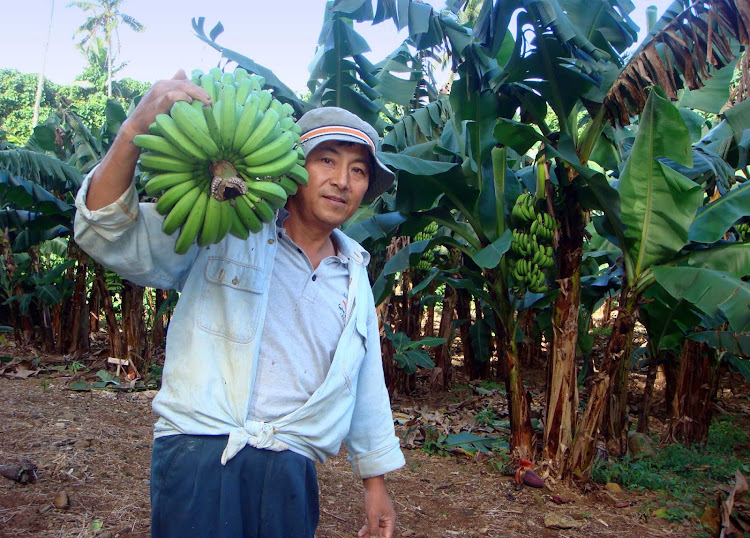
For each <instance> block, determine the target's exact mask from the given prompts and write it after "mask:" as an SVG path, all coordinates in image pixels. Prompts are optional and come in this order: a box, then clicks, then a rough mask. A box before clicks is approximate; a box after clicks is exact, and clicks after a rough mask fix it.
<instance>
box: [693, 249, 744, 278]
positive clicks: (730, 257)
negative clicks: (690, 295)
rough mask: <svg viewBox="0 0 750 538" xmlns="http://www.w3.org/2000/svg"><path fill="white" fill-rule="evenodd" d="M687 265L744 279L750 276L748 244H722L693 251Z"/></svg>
mask: <svg viewBox="0 0 750 538" xmlns="http://www.w3.org/2000/svg"><path fill="white" fill-rule="evenodd" d="M688 265H689V266H690V267H698V268H701V269H711V270H713V271H722V272H724V273H729V274H731V275H734V276H736V277H737V278H744V277H746V276H748V275H750V243H722V244H717V245H714V246H712V247H710V248H702V249H696V250H693V251H692V252H690V254H689V255H688Z"/></svg>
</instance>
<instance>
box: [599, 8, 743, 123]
mask: <svg viewBox="0 0 750 538" xmlns="http://www.w3.org/2000/svg"><path fill="white" fill-rule="evenodd" d="M744 4H745V2H744V1H739V2H738V1H736V0H714V1H712V2H689V1H688V0H676V1H675V2H672V4H670V5H669V6H668V7H667V9H666V10H665V12H664V14H663V15H662V17H661V18H660V19H659V21H657V23H656V24H655V25H654V26H653V28H651V31H650V32H649V36H648V37H647V38H646V39H645V40H644V41H643V42H642V43H641V45H640V46H639V48H638V49H637V50H636V51H635V52H633V54H632V55H631V56H630V61H629V62H628V64H627V66H626V67H625V69H623V71H622V73H621V74H620V76H619V77H618V79H617V81H616V82H615V83H614V84H613V85H612V87H611V88H610V89H609V92H608V93H607V96H606V98H605V100H604V103H603V105H604V106H605V108H606V109H607V118H608V119H609V120H610V121H612V122H613V123H614V122H619V123H620V124H621V125H627V124H628V123H630V119H631V115H637V114H639V113H640V111H641V110H642V109H643V107H644V106H645V104H646V102H647V97H648V88H650V87H652V86H660V87H661V88H663V90H664V91H665V94H666V95H667V96H668V97H669V98H670V99H677V97H678V90H680V89H681V88H684V87H687V88H689V89H691V90H694V89H698V88H700V87H701V86H703V85H704V84H705V82H706V80H708V79H709V78H710V77H711V76H713V75H714V73H715V72H716V71H717V70H719V69H721V68H723V67H725V66H726V65H729V64H730V63H731V62H732V61H733V60H734V59H735V58H736V57H737V56H738V55H739V51H740V48H739V47H738V46H737V45H743V46H747V45H748V44H749V42H750V38H749V36H748V31H747V28H748V27H749V26H750V10H748V9H747V6H746V5H744Z"/></svg>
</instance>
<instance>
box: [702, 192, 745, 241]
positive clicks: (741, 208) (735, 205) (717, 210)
mask: <svg viewBox="0 0 750 538" xmlns="http://www.w3.org/2000/svg"><path fill="white" fill-rule="evenodd" d="M747 215H750V183H746V184H744V185H741V186H737V187H736V188H734V189H732V190H731V191H729V192H728V193H727V194H725V195H724V196H721V197H719V198H717V199H716V200H714V201H713V202H711V203H709V204H706V205H705V206H703V207H701V208H700V209H699V210H698V214H697V215H696V216H695V219H694V220H693V223H692V224H691V225H690V230H689V232H688V238H689V239H690V240H691V241H696V242H699V243H714V242H716V241H718V240H719V239H721V238H722V237H724V234H725V233H727V231H728V230H729V228H731V226H732V225H733V224H734V223H735V222H737V221H738V220H739V219H741V218H742V217H745V216H747Z"/></svg>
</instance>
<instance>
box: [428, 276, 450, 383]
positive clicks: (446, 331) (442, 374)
mask: <svg viewBox="0 0 750 538" xmlns="http://www.w3.org/2000/svg"><path fill="white" fill-rule="evenodd" d="M455 306H456V292H455V290H454V289H453V288H452V287H450V286H446V287H445V297H444V298H443V312H442V314H441V315H440V328H439V329H438V331H439V334H438V337H440V338H445V343H444V344H441V345H440V346H438V347H437V348H436V350H435V370H434V374H433V377H432V388H433V390H440V391H444V390H447V389H448V388H449V387H450V385H451V380H452V378H453V364H452V356H451V349H452V348H453V338H452V337H451V336H452V334H453V311H454V309H455Z"/></svg>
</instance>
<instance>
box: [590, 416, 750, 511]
mask: <svg viewBox="0 0 750 538" xmlns="http://www.w3.org/2000/svg"><path fill="white" fill-rule="evenodd" d="M748 443H750V434H748V433H747V432H746V431H745V430H744V429H743V428H742V427H741V426H739V425H737V424H735V423H734V420H733V419H732V418H731V417H724V416H722V417H719V418H717V419H715V420H714V422H713V424H712V425H711V428H710V430H709V436H708V442H707V443H706V445H705V446H692V447H687V446H684V445H681V444H672V445H668V446H665V447H663V448H658V449H657V455H656V457H655V458H653V459H640V460H633V459H630V458H629V457H625V458H622V459H619V460H614V461H608V462H598V463H597V464H595V466H594V469H593V473H592V477H593V479H594V480H595V481H596V482H599V483H602V484H604V483H606V482H616V483H618V484H619V485H620V486H622V487H623V488H625V489H630V490H649V491H653V492H656V493H658V494H659V498H658V499H656V500H654V501H650V502H649V503H646V504H645V505H644V506H643V507H642V509H643V511H644V513H645V515H650V514H652V513H654V512H655V513H656V514H657V515H658V516H659V517H662V518H664V519H666V520H668V521H673V522H679V521H684V520H686V519H687V520H691V521H693V522H696V523H697V522H698V521H699V520H700V515H701V513H702V512H703V509H704V508H705V507H706V505H708V504H711V503H714V502H715V500H714V499H715V491H716V488H718V487H720V486H724V487H731V486H732V485H733V484H734V474H735V472H736V471H737V470H740V471H741V472H743V473H745V474H747V473H748V472H750V445H749V444H748Z"/></svg>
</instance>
